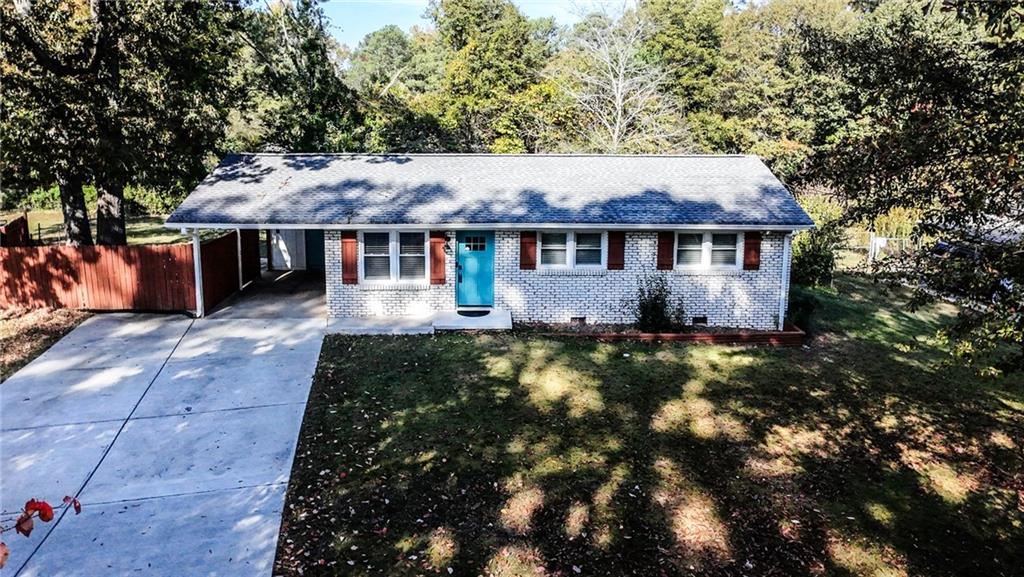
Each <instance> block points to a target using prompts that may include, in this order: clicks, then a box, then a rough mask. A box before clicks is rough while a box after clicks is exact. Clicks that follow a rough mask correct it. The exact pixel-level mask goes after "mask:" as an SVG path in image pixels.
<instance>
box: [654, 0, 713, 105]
mask: <svg viewBox="0 0 1024 577" xmlns="http://www.w3.org/2000/svg"><path fill="white" fill-rule="evenodd" d="M725 7H726V2H725V0H645V1H644V2H642V3H641V4H640V12H641V14H642V15H643V17H645V18H647V19H649V20H650V21H651V23H652V27H653V29H654V33H653V34H652V35H651V37H650V39H649V40H648V41H647V43H646V44H647V48H648V50H650V51H651V52H652V53H653V54H655V55H656V58H657V60H658V61H659V62H660V63H661V65H662V66H664V67H665V68H666V69H667V70H669V76H670V78H671V80H670V81H669V83H670V85H671V87H672V92H673V93H674V95H675V97H676V100H677V101H678V102H679V104H680V106H681V108H682V110H683V111H684V112H691V111H701V110H707V109H708V108H710V107H711V106H712V105H713V104H714V102H715V99H716V97H717V91H718V79H717V78H716V76H717V74H718V71H719V68H720V67H721V66H722V65H723V54H722V50H721V48H722V23H723V20H724V18H725V16H724V13H725Z"/></svg>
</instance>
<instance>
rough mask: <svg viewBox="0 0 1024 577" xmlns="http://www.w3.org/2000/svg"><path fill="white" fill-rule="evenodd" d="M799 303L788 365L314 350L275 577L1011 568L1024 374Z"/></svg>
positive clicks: (883, 324) (705, 349)
mask: <svg viewBox="0 0 1024 577" xmlns="http://www.w3.org/2000/svg"><path fill="white" fill-rule="evenodd" d="M819 297H820V298H821V299H822V308H821V310H820V311H819V312H820V314H819V316H818V320H817V322H816V323H815V326H814V329H815V331H816V333H815V334H816V335H817V336H816V337H815V341H814V342H813V343H812V344H811V346H810V347H809V348H806V349H800V348H797V349H785V350H782V349H756V348H729V347H718V346H678V345H668V344H666V345H649V344H632V343H626V344H606V343H597V342H590V341H580V340H572V339H564V340H562V339H550V338H542V337H538V336H533V335H531V336H526V335H518V336H517V335H514V334H510V335H486V334H480V335H469V334H448V335H441V336H433V337H430V336H404V337H346V336H331V337H328V338H327V339H326V341H325V343H324V348H323V352H322V355H321V359H320V365H319V367H318V370H317V374H316V377H315V382H314V385H313V389H312V392H311V394H310V399H309V405H308V408H307V411H306V415H305V421H304V424H303V429H302V433H301V436H300V440H299V447H298V453H297V456H296V460H295V465H294V469H293V472H292V479H291V484H290V486H289V491H288V497H287V504H286V508H285V515H284V523H283V526H282V530H281V538H280V540H279V548H278V559H277V567H276V569H275V571H276V572H280V573H282V574H284V575H290V576H297V575H300V574H302V575H335V574H336V575H371V574H372V575H422V574H427V575H430V574H440V575H448V574H454V575H473V576H475V575H496V576H504V577H510V576H513V575H516V576H530V575H566V576H572V575H577V574H579V575H609V576H620V575H644V576H648V575H649V576H660V575H751V576H753V575H781V576H795V575H838V576H848V575H863V576H875V577H883V576H885V577H889V576H901V575H907V576H910V575H914V576H917V575H924V576H932V575H948V576H954V575H955V576H968V575H977V576H984V577H991V576H995V575H1011V574H1018V575H1019V574H1020V573H1019V572H1020V568H1021V567H1024V457H1022V447H1024V378H1022V377H1021V375H1008V376H1001V377H998V378H996V377H988V378H983V377H979V376H977V373H976V372H975V371H974V370H971V369H967V368H963V367H957V366H953V365H949V364H946V363H945V361H946V359H947V357H946V355H945V353H944V351H943V349H942V345H941V343H940V342H939V341H938V340H936V339H935V338H934V334H935V330H936V329H937V328H939V326H941V324H942V323H944V322H948V320H949V319H950V318H951V315H952V314H953V313H954V311H953V309H952V308H951V307H949V306H946V305H943V306H937V307H932V308H929V309H926V310H922V311H919V312H917V313H914V314H910V313H907V312H903V311H901V310H900V309H899V308H898V306H897V305H898V303H899V302H900V300H901V298H902V297H901V295H891V294H889V295H887V294H885V293H884V292H883V291H881V290H880V289H879V288H877V287H875V286H872V285H871V284H870V283H869V282H868V281H865V280H862V279H857V278H854V277H840V278H839V279H838V280H837V283H836V293H834V294H830V293H825V292H822V293H820V294H819ZM275 574H276V573H275Z"/></svg>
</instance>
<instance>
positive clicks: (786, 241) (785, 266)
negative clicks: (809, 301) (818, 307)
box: [779, 232, 794, 331]
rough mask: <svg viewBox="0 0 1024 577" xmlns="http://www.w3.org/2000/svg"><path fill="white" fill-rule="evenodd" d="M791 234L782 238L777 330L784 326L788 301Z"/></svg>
mask: <svg viewBox="0 0 1024 577" xmlns="http://www.w3.org/2000/svg"><path fill="white" fill-rule="evenodd" d="M793 234H794V233H793V232H788V233H786V235H785V236H784V237H782V278H780V279H779V330H780V331H781V330H783V329H784V328H785V326H786V305H787V304H788V301H789V268H790V266H789V261H790V257H791V255H792V252H793V251H792V248H791V247H792V241H793Z"/></svg>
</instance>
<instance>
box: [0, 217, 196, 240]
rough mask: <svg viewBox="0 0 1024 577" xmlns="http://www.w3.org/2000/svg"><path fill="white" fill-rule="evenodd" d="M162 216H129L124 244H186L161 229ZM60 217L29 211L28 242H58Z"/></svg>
mask: <svg viewBox="0 0 1024 577" xmlns="http://www.w3.org/2000/svg"><path fill="white" fill-rule="evenodd" d="M19 216H21V213H19V212H12V213H5V214H0V220H12V219H15V218H17V217H19ZM165 219H166V217H163V216H133V217H129V218H127V219H126V222H125V225H126V226H127V227H128V244H172V243H176V242H188V240H189V237H187V236H183V235H182V234H180V232H179V231H178V230H177V229H171V228H165V227H164V220H165ZM89 222H90V225H91V226H92V234H93V238H95V237H96V219H95V218H92V219H90V221H89ZM63 223H64V217H63V215H62V214H61V212H60V211H59V210H33V211H31V212H29V213H28V226H29V231H30V232H31V233H32V240H33V241H34V242H38V239H39V238H40V236H42V239H43V242H44V243H45V244H54V243H59V242H61V241H62V240H63V238H64V228H63Z"/></svg>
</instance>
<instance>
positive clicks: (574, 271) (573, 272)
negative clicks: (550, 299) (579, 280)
mask: <svg viewBox="0 0 1024 577" xmlns="http://www.w3.org/2000/svg"><path fill="white" fill-rule="evenodd" d="M537 274H538V275H540V276H605V275H606V274H608V270H607V269H604V268H538V269H537Z"/></svg>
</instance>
